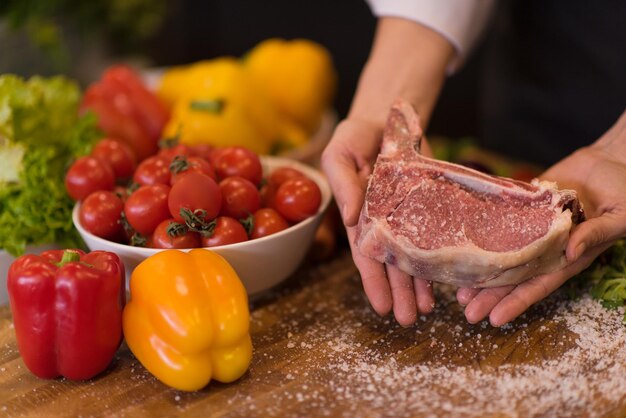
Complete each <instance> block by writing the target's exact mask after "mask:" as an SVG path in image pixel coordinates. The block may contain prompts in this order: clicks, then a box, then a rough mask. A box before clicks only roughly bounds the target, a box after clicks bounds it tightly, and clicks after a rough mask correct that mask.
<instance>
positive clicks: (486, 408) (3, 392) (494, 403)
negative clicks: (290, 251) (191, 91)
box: [0, 250, 626, 417]
mask: <svg viewBox="0 0 626 418" xmlns="http://www.w3.org/2000/svg"><path fill="white" fill-rule="evenodd" d="M564 303H565V304H566V302H563V296H556V297H553V298H551V299H549V300H548V301H546V302H545V303H542V304H541V305H539V306H537V307H534V308H532V309H531V310H530V311H529V312H528V313H527V314H526V315H525V316H524V317H522V318H521V319H520V320H518V321H517V322H516V323H515V324H514V325H513V326H507V327H504V328H502V329H494V328H491V327H490V326H488V324H486V323H481V324H477V325H469V324H467V322H466V321H465V320H464V317H463V315H462V311H461V308H460V307H459V306H458V305H457V304H456V303H455V302H454V300H453V297H452V296H451V293H450V292H446V290H445V288H444V289H443V290H442V291H440V295H439V302H438V307H437V308H436V311H435V312H434V313H433V314H432V315H429V316H428V317H421V318H419V319H418V323H417V324H416V325H415V326H413V327H410V328H401V327H399V326H397V325H396V324H395V322H394V321H393V319H392V318H391V317H386V318H379V317H378V316H377V315H375V314H374V313H372V311H371V309H370V308H369V305H368V303H367V300H366V299H365V297H364V295H363V293H362V289H361V285H360V282H359V278H358V274H357V272H356V269H355V267H354V265H353V263H352V261H351V258H350V256H349V254H348V253H347V252H346V251H345V250H342V251H340V252H339V254H337V255H336V256H335V257H334V258H333V259H332V260H331V261H328V262H325V263H322V264H319V265H311V264H309V265H306V266H303V267H302V268H301V269H300V270H299V271H298V272H297V273H296V274H295V275H294V276H293V277H292V278H290V279H289V280H287V281H286V282H285V283H284V284H283V285H281V286H280V287H279V288H278V289H275V290H273V291H270V292H268V293H267V294H265V295H263V296H262V297H260V298H257V299H255V300H254V301H252V323H251V332H252V339H253V344H254V349H255V350H254V357H253V361H252V365H251V367H250V369H249V371H248V372H247V373H246V374H245V375H244V377H242V378H241V379H240V380H239V381H237V382H235V383H233V384H228V385H226V384H219V383H211V384H210V385H209V386H208V387H206V388H205V389H203V390H201V391H198V392H195V393H185V392H180V391H176V390H173V389H170V388H168V387H166V386H165V385H163V384H161V383H160V382H159V381H157V380H156V379H155V378H153V377H152V376H151V375H150V374H149V373H148V372H147V371H146V370H145V369H144V368H143V366H142V365H141V364H140V363H139V362H138V361H137V360H136V359H135V358H134V357H133V355H132V354H131V353H130V352H129V350H128V349H127V348H126V346H122V348H120V350H119V352H118V354H117V356H116V358H115V360H114V362H113V364H112V365H111V366H110V368H109V369H108V370H107V371H106V372H105V373H104V374H102V375H100V376H98V377H97V378H95V379H92V380H90V381H86V382H70V381H67V380H65V379H56V380H41V379H38V378H36V377H34V376H33V375H31V374H30V373H29V372H28V370H26V368H25V366H24V364H23V362H22V360H21V358H20V356H19V353H18V350H17V346H16V342H15V336H14V331H13V326H12V322H11V315H10V311H9V309H8V307H2V308H0V350H1V351H0V416H5V415H6V416H46V417H48V416H63V415H65V416H83V417H85V416H103V415H107V416H132V417H138V416H139V417H141V416H150V417H152V416H174V415H185V416H201V417H207V416H215V417H238V416H245V417H255V416H258V417H267V416H276V417H289V416H297V417H300V416H346V417H355V416H356V417H358V416H367V417H370V416H371V417H378V416H437V415H439V416H447V415H453V416H515V415H516V414H520V415H521V416H550V417H552V416H559V415H561V416H594V415H596V416H609V417H613V416H614V417H619V416H622V417H623V416H626V373H622V372H623V371H624V370H626V361H623V360H624V359H625V358H626V354H624V350H622V349H621V348H620V347H621V346H622V345H621V344H620V343H617V344H615V345H611V346H610V347H609V346H607V347H606V357H603V356H602V355H598V353H591V351H593V350H592V349H589V345H590V344H589V342H587V343H586V344H587V345H586V347H587V349H586V350H587V351H589V353H585V349H584V348H583V349H581V348H580V347H578V345H579V344H580V342H579V344H577V343H576V340H577V338H578V337H577V335H576V333H574V332H573V331H572V330H571V329H570V328H572V327H573V325H571V324H570V325H569V326H567V324H566V325H564V322H563V320H562V319H559V318H561V317H562V316H563V315H564V314H563V311H562V308H559V307H560V306H562V305H563V304H564ZM559 315H560V316H559ZM616 315H617V316H618V317H619V313H617V312H613V313H607V318H612V320H613V319H614V318H615V317H616ZM580 316H581V319H580V321H582V322H581V323H582V324H583V325H584V326H587V327H589V325H585V324H586V322H584V321H589V319H585V318H584V315H583V314H581V315H580ZM575 320H577V319H576V318H575V317H574V322H575ZM570 322H571V321H570ZM611 329H612V332H613V333H615V335H616V338H623V337H624V335H623V334H624V332H623V330H620V329H619V327H617V328H615V327H613V328H611ZM600 332H603V329H602V328H601V329H600ZM602 344H604V345H606V344H605V343H602ZM582 345H583V346H585V344H582ZM591 345H593V344H591ZM609 345H610V344H609ZM601 354H602V353H601ZM605 358H609V359H613V360H614V361H613V360H611V361H608V362H607V361H605V360H603V359H605ZM563 362H564V363H563ZM577 362H578V363H580V364H579V365H576V363H577ZM561 363H563V364H561ZM576 367H578V369H577V368H576ZM618 373H622V374H621V376H619V375H617V376H616V374H618ZM581 382H582V383H581ZM603 393H604V394H603ZM606 393H609V395H607V396H605V395H606ZM576 399H577V400H576Z"/></svg>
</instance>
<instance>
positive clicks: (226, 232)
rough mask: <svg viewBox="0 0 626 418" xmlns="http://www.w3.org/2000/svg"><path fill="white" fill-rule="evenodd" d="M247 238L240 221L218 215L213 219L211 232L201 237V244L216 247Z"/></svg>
mask: <svg viewBox="0 0 626 418" xmlns="http://www.w3.org/2000/svg"><path fill="white" fill-rule="evenodd" d="M247 240H248V233H247V232H246V229H245V228H244V227H243V225H242V224H241V222H239V221H238V220H236V219H233V218H230V217H228V216H220V217H218V218H217V219H216V220H215V228H214V229H213V234H211V236H208V237H202V246H203V247H217V246H219V245H228V244H235V243H237V242H243V241H247Z"/></svg>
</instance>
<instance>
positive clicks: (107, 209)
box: [78, 190, 124, 240]
mask: <svg viewBox="0 0 626 418" xmlns="http://www.w3.org/2000/svg"><path fill="white" fill-rule="evenodd" d="M123 210H124V203H122V199H120V198H119V197H118V196H117V195H116V194H115V193H113V192H110V191H104V190H100V191H97V192H93V193H92V194H90V195H89V196H87V197H86V198H85V200H84V201H83V202H82V203H81V205H80V209H79V211H78V219H79V221H80V224H81V226H82V227H83V228H85V230H87V231H89V232H91V233H92V234H94V235H96V236H98V237H101V238H105V239H109V240H118V239H120V238H121V237H122V235H123V233H124V230H123V227H122V224H121V222H120V220H121V218H122V211H123Z"/></svg>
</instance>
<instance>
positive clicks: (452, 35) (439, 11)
mask: <svg viewBox="0 0 626 418" xmlns="http://www.w3.org/2000/svg"><path fill="white" fill-rule="evenodd" d="M367 2H368V3H369V5H370V8H371V9H372V13H373V14H374V15H375V16H377V17H381V16H393V17H402V18H405V19H409V20H412V21H415V22H418V23H420V24H422V25H424V26H426V27H428V28H429V29H432V30H434V31H435V32H437V33H439V34H440V35H441V36H443V37H444V38H446V39H447V40H448V41H449V42H450V43H451V44H452V46H454V49H455V50H456V55H455V57H454V59H453V60H452V62H451V63H450V65H449V67H448V73H454V72H455V71H456V70H458V69H459V68H460V67H461V66H462V64H463V62H464V61H465V58H466V57H467V55H468V54H469V52H470V51H471V49H472V47H473V46H474V44H475V43H476V41H477V39H478V38H479V37H480V35H481V33H482V31H483V29H484V28H485V26H486V24H487V21H488V20H489V15H490V12H491V9H492V7H493V4H494V2H493V0H367Z"/></svg>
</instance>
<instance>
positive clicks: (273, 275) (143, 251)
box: [72, 156, 331, 296]
mask: <svg viewBox="0 0 626 418" xmlns="http://www.w3.org/2000/svg"><path fill="white" fill-rule="evenodd" d="M261 162H262V163H263V170H264V173H265V175H267V174H268V173H270V172H271V171H272V170H274V169H276V168H278V167H284V166H287V167H293V168H296V169H298V170H300V171H301V172H303V173H304V174H306V175H307V176H308V177H309V178H311V179H312V180H313V181H315V182H316V183H317V185H318V186H319V188H320V190H321V192H322V203H321V205H320V208H319V210H318V212H317V214H315V215H314V216H312V217H310V218H307V219H305V220H304V221H302V222H300V223H298V224H296V225H293V226H291V227H289V228H288V229H286V230H284V231H280V232H278V233H276V234H273V235H269V236H267V237H263V238H257V239H254V240H250V241H245V242H239V243H236V244H230V245H222V246H219V247H211V248H209V249H210V250H213V251H215V252H216V253H218V254H220V255H221V256H222V257H224V258H225V259H226V260H227V261H228V262H229V263H230V264H231V265H232V266H233V268H234V269H235V271H236V272H237V274H238V275H239V278H240V279H241V281H242V282H243V284H244V286H245V287H246V290H247V292H248V295H250V296H252V295H254V294H257V293H259V292H262V291H264V290H267V289H269V288H271V287H273V286H275V285H276V284H278V283H280V282H281V281H283V280H285V279H286V278H287V277H289V276H290V275H291V274H292V273H293V272H294V271H295V270H296V269H297V268H298V266H299V265H300V264H301V263H302V261H303V259H304V257H305V256H306V254H307V251H308V249H309V247H310V245H311V243H312V242H313V238H314V237H315V231H316V230H317V227H318V225H319V223H320V221H321V220H322V216H323V213H324V211H325V210H326V209H327V208H328V205H329V203H330V200H331V191H330V186H329V185H328V182H327V180H326V178H325V177H324V175H323V174H322V173H321V172H320V171H318V170H316V169H314V168H312V167H310V166H307V165H305V164H302V163H300V162H297V161H294V160H290V159H287V158H281V157H268V156H264V157H261ZM79 206H80V205H79V204H78V203H77V204H76V206H75V207H74V211H73V212H72V220H73V221H74V225H75V226H76V228H77V229H78V232H79V233H80V235H81V237H82V238H83V240H84V241H85V243H86V244H87V247H89V249H91V250H104V251H110V252H113V253H116V254H117V255H119V256H120V258H121V259H122V261H123V262H124V265H125V267H126V274H127V277H130V273H131V272H132V271H133V269H134V268H135V267H136V266H137V265H138V264H139V263H140V262H141V261H143V260H144V259H145V258H147V257H149V256H151V255H153V254H155V253H157V252H159V251H163V250H161V249H155V248H142V247H133V246H130V245H125V244H119V243H116V242H112V241H109V240H106V239H103V238H100V237H97V236H95V235H93V234H91V233H90V232H87V231H86V230H85V229H84V228H83V227H82V226H81V225H80V222H79V219H78V210H79ZM181 251H189V250H181Z"/></svg>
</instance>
